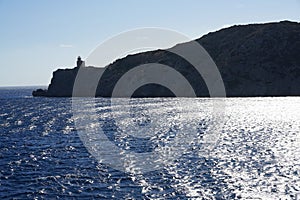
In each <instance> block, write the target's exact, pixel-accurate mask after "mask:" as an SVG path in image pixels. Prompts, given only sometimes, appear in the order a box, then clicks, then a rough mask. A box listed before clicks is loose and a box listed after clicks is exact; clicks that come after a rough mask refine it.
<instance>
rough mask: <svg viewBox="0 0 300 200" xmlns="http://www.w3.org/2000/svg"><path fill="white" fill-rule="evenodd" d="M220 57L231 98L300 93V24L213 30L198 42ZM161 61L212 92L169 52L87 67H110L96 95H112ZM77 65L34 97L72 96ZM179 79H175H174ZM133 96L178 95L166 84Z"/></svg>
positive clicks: (198, 90)
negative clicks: (126, 77) (134, 73)
mask: <svg viewBox="0 0 300 200" xmlns="http://www.w3.org/2000/svg"><path fill="white" fill-rule="evenodd" d="M196 41H197V42H199V43H200V44H201V45H202V46H203V47H204V48H205V49H206V51H207V52H208V53H209V54H210V56H211V57H212V58H213V60H214V61H215V63H216V65H217V67H218V69H219V71H220V73H221V76H222V78H223V81H224V85H225V89H226V94H227V96H299V95H300V87H299V86H300V56H299V52H300V24H299V23H296V22H288V21H284V22H279V23H268V24H252V25H240V26H233V27H230V28H226V29H222V30H220V31H217V32H213V33H209V34H207V35H205V36H203V37H201V38H199V39H197V40H196ZM147 63H161V64H165V65H168V66H170V67H173V68H174V69H176V70H177V71H178V72H180V73H181V74H182V75H183V76H184V77H185V78H186V79H187V80H188V81H189V83H190V84H191V85H192V87H193V88H194V90H195V93H196V95H197V96H209V94H208V90H207V88H206V85H205V83H204V81H203V80H202V78H201V76H200V74H198V73H197V71H195V69H193V67H192V66H190V64H189V63H188V62H187V61H186V60H184V59H182V58H181V57H179V56H177V55H175V54H173V53H171V52H168V51H164V50H156V51H150V52H145V53H139V54H135V55H130V56H127V57H126V58H123V59H119V60H117V61H115V62H114V63H112V64H110V65H109V66H107V67H106V68H105V69H99V68H93V67H85V68H84V70H85V71H87V73H94V72H95V71H97V70H105V71H104V73H103V76H102V78H101V80H100V81H99V84H98V87H97V92H96V96H103V97H110V96H111V94H112V90H113V88H114V86H115V84H116V82H117V81H118V80H119V79H120V78H121V77H122V75H123V74H124V73H126V72H127V71H129V70H130V69H132V68H134V67H135V66H138V65H141V64H147ZM77 72H78V67H76V68H73V69H65V70H61V69H59V70H57V71H55V72H54V73H53V77H52V80H51V83H50V85H49V87H48V90H46V91H43V90H37V91H34V92H33V95H34V96H49V97H50V96H51V97H52V96H56V97H70V96H72V89H73V84H74V80H75V78H76V75H77ZM174 81H176V80H174ZM133 96H135V97H151V96H174V95H173V94H172V92H170V91H169V90H168V89H167V88H164V87H162V86H159V85H147V86H145V87H142V88H140V89H138V90H137V91H136V92H135V93H134V94H133Z"/></svg>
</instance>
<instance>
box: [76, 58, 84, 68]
mask: <svg viewBox="0 0 300 200" xmlns="http://www.w3.org/2000/svg"><path fill="white" fill-rule="evenodd" d="M76 64H77V67H84V65H85V63H84V61H82V60H81V57H80V56H78V57H77V63H76Z"/></svg>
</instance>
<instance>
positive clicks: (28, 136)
mask: <svg viewBox="0 0 300 200" xmlns="http://www.w3.org/2000/svg"><path fill="white" fill-rule="evenodd" d="M33 89H36V88H30V87H22V88H0V199H300V150H299V146H300V143H299V141H300V98H299V97H278V98H227V99H209V98H144V99H143V98H141V99H130V100H128V99H115V100H113V101H111V100H110V99H104V98H98V99H93V98H76V99H72V98H33V97H31V92H32V90H33ZM215 108H216V109H215Z"/></svg>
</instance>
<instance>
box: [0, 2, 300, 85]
mask: <svg viewBox="0 0 300 200" xmlns="http://www.w3.org/2000/svg"><path fill="white" fill-rule="evenodd" d="M299 13H300V0H286V1H283V0H264V1H261V0H251V1H249V0H207V1H204V0H203V1H200V0H107V1H106V0H42V1H40V0H26V1H22V0H0V25H1V29H0V86H46V85H48V84H49V83H50V80H51V77H52V72H53V71H54V70H56V69H58V68H68V67H69V68H71V67H74V66H75V60H76V58H77V56H81V57H82V58H83V59H85V58H87V57H88V56H89V54H90V53H91V51H92V50H93V49H95V48H96V47H97V46H98V45H99V44H101V43H103V42H104V41H106V40H107V39H108V38H111V37H112V36H114V35H117V34H119V33H121V32H124V31H128V30H132V29H137V28H143V27H158V28H163V29H171V30H175V31H178V32H180V33H182V34H184V35H186V36H187V37H188V38H191V39H196V38H199V37H201V36H202V35H204V34H206V33H208V32H211V31H216V30H219V29H221V28H223V27H228V26H230V25H234V24H249V23H264V22H271V21H282V20H291V21H297V22H300V15H299ZM178 42H181V41H178ZM87 64H88V63H87Z"/></svg>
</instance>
